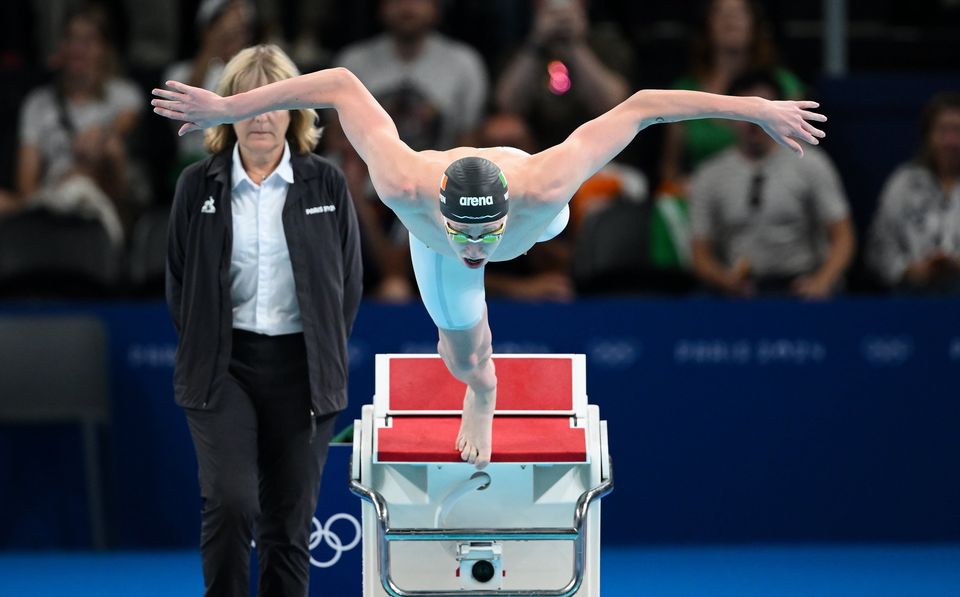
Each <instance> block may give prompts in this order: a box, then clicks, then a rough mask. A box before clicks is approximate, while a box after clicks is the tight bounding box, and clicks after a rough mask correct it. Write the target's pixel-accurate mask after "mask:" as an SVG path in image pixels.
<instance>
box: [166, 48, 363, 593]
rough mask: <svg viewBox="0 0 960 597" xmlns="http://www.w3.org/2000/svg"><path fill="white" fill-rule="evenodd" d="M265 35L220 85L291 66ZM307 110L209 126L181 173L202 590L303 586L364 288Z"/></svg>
mask: <svg viewBox="0 0 960 597" xmlns="http://www.w3.org/2000/svg"><path fill="white" fill-rule="evenodd" d="M296 74H297V70H296V67H295V66H294V65H293V63H292V62H291V61H290V59H289V58H288V57H287V56H286V55H285V54H284V53H283V52H282V51H281V50H280V49H279V48H277V47H276V46H257V47H254V48H248V49H246V50H243V51H241V52H240V53H238V54H237V55H236V56H235V57H234V58H233V59H232V60H231V61H230V62H228V63H227V65H226V67H225V69H224V75H223V79H222V81H221V83H220V87H219V91H220V92H221V93H224V94H228V95H229V94H233V93H238V92H241V91H245V90H249V89H253V88H256V87H259V86H262V85H265V84H268V83H271V82H274V81H279V80H282V79H285V78H290V77H293V76H295V75H296ZM319 134H320V133H319V130H318V129H317V127H316V113H315V112H313V111H312V110H306V109H304V110H297V109H292V110H286V109H280V110H272V111H269V112H266V113H264V114H259V115H257V116H253V117H251V118H247V119H244V120H241V121H238V122H236V123H234V124H233V125H226V124H225V125H222V126H219V127H216V128H213V129H211V130H209V131H207V134H206V145H207V149H208V150H210V151H211V153H212V154H213V155H211V156H209V157H208V158H206V159H204V160H203V161H200V162H198V163H196V164H193V165H191V166H189V167H188V168H187V169H186V170H184V172H183V174H181V176H180V180H179V181H178V183H177V191H176V196H175V197H174V201H173V208H172V213H171V219H170V228H169V230H170V232H169V243H168V256H167V268H168V271H167V303H168V306H169V308H170V313H171V317H172V319H173V321H174V326H175V327H176V329H177V332H178V335H179V340H180V342H179V345H178V347H177V359H176V364H175V367H174V389H175V397H176V401H177V404H179V405H181V406H183V407H184V412H185V414H186V418H187V422H188V423H189V427H190V433H191V436H192V438H193V443H194V447H195V448H196V453H197V463H198V465H199V471H200V492H201V496H202V498H203V512H202V516H203V523H202V529H201V545H200V551H201V555H202V557H203V576H204V582H205V585H206V593H205V594H206V596H207V597H220V596H222V597H236V596H238V595H248V594H249V589H248V586H249V582H250V578H249V562H250V543H251V540H252V539H255V540H256V543H257V551H258V557H259V583H260V587H259V595H261V596H276V597H280V596H283V597H286V596H290V595H300V596H306V595H307V588H308V581H309V577H310V553H309V550H308V543H309V539H310V537H309V531H310V521H311V519H312V516H313V513H314V510H315V508H316V503H317V492H318V488H319V484H320V477H321V473H322V470H323V466H324V463H325V461H326V455H327V448H328V446H329V442H330V438H331V436H332V432H333V425H334V421H335V419H336V415H337V413H338V412H339V411H340V410H343V408H344V407H345V406H346V398H347V397H346V385H347V380H346V376H347V370H348V364H347V336H348V335H349V333H350V329H351V326H352V325H353V321H354V318H355V317H356V314H357V308H358V305H359V302H360V294H361V280H362V272H361V266H360V240H359V233H358V225H357V221H356V212H355V211H354V210H353V201H352V199H351V198H350V194H349V193H348V192H347V187H346V180H345V178H344V176H343V173H342V172H340V170H339V169H337V168H336V167H335V166H334V165H333V164H331V163H330V162H328V161H327V160H324V159H323V158H321V157H319V156H316V155H314V154H313V153H312V150H313V149H314V147H315V146H316V143H317V139H318V138H319Z"/></svg>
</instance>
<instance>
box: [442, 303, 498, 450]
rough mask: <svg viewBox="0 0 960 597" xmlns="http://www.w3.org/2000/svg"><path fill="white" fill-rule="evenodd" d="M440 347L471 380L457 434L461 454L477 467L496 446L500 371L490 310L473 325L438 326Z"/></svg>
mask: <svg viewBox="0 0 960 597" xmlns="http://www.w3.org/2000/svg"><path fill="white" fill-rule="evenodd" d="M438 330H439V332H440V342H439V343H438V344H437V351H438V352H439V353H440V357H441V358H442V359H443V362H444V363H445V364H446V365H447V369H449V370H450V373H452V374H453V376H454V377H456V378H457V379H459V380H460V381H462V382H463V383H465V384H467V393H466V395H465V396H464V398H463V416H462V417H461V420H460V432H459V433H458V434H457V441H456V449H457V450H459V451H460V457H461V458H463V459H464V460H466V461H467V462H469V463H471V464H476V465H477V468H483V467H485V466H486V465H487V464H488V463H489V462H490V453H491V450H492V448H493V411H494V410H495V409H496V406H497V371H496V368H495V367H494V364H493V359H492V358H491V356H492V355H493V344H492V335H491V333H490V325H489V323H488V321H487V311H486V309H484V311H483V317H482V318H481V320H480V321H479V322H478V323H477V324H476V325H475V326H473V327H472V328H469V329H466V330H445V329H443V328H438Z"/></svg>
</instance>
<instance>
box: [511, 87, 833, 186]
mask: <svg viewBox="0 0 960 597" xmlns="http://www.w3.org/2000/svg"><path fill="white" fill-rule="evenodd" d="M817 107H819V104H817V103H816V102H807V101H800V102H795V101H770V100H766V99H763V98H760V97H740V96H728V95H716V94H712V93H704V92H700V91H684V90H659V89H646V90H642V91H638V92H636V93H634V94H633V95H632V96H630V97H629V98H627V99H626V100H625V101H623V102H622V103H620V104H619V105H617V106H616V107H614V108H612V109H611V110H610V111H608V112H606V113H605V114H601V115H600V116H598V117H597V118H594V119H593V120H591V121H589V122H586V123H584V124H583V125H581V126H580V127H579V128H577V130H575V131H574V132H573V133H571V134H570V136H569V137H567V139H566V141H564V142H563V143H560V144H559V145H555V146H553V147H551V148H549V149H546V150H544V151H542V152H540V153H538V154H535V155H533V156H531V157H530V159H529V162H528V168H529V173H530V174H529V176H530V178H529V179H528V182H527V185H526V186H527V190H528V192H529V194H530V195H531V196H540V197H542V198H544V199H545V200H547V201H556V202H558V203H559V202H563V203H565V202H567V201H569V200H570V197H572V196H573V194H574V193H575V192H576V190H577V189H578V188H579V187H580V185H581V184H582V183H583V182H584V181H585V180H587V179H588V178H590V177H591V176H593V174H594V173H596V172H597V171H598V170H599V169H600V168H602V167H603V166H604V165H606V164H607V162H609V161H610V160H612V159H613V158H614V157H616V156H617V154H619V153H620V152H621V151H623V149H624V148H625V147H626V146H627V145H628V144H629V143H630V142H631V141H632V140H633V138H634V137H635V136H636V135H637V134H638V133H639V132H640V131H642V130H643V129H645V128H647V127H648V126H650V125H652V124H660V123H666V122H679V121H682V120H694V119H698V118H724V119H728V120H743V121H746V122H752V123H754V124H756V125H759V126H760V127H762V128H763V130H764V131H766V133H767V134H768V135H770V136H771V137H772V138H773V139H774V140H775V141H776V142H777V143H780V144H781V145H784V146H785V147H788V148H789V149H791V150H793V151H794V152H796V153H797V154H798V155H800V156H802V155H803V148H802V146H801V145H800V143H799V142H798V140H799V141H805V142H807V143H810V144H811V145H817V144H818V143H819V139H821V138H823V137H824V136H826V135H825V133H824V132H823V131H821V130H819V129H817V128H816V127H815V126H813V125H812V124H810V122H808V121H815V122H825V121H826V120H827V117H826V116H824V115H822V114H818V113H816V112H811V111H810V110H813V109H815V108H817Z"/></svg>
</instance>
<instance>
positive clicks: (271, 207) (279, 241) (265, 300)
mask: <svg viewBox="0 0 960 597" xmlns="http://www.w3.org/2000/svg"><path fill="white" fill-rule="evenodd" d="M231 181H232V185H233V188H232V191H233V192H232V199H231V203H230V204H231V207H232V208H233V253H232V255H231V259H230V300H231V303H232V305H233V327H234V328H238V329H241V330H247V331H250V332H256V333H259V334H267V335H270V336H277V335H280V334H294V333H298V332H302V331H303V323H302V321H301V320H300V305H299V303H298V302H297V292H296V286H295V284H294V280H293V267H292V266H291V264H290V253H289V252H288V250H287V238H286V235H285V234H284V232H283V219H282V217H281V216H282V214H283V205H284V203H285V202H286V199H287V190H288V189H289V188H290V185H291V184H293V168H291V166H290V146H289V145H288V144H287V143H286V142H284V146H283V157H281V158H280V164H279V165H278V166H277V169H276V170H274V171H273V172H271V173H270V175H269V176H267V177H266V178H265V179H264V180H263V182H262V183H260V184H257V183H255V182H254V181H253V180H251V179H250V177H249V176H248V175H247V172H246V170H244V169H243V163H242V162H241V161H240V147H239V145H236V144H235V145H234V146H233V170H232V176H231Z"/></svg>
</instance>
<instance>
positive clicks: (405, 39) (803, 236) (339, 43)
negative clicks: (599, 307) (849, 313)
mask: <svg viewBox="0 0 960 597" xmlns="http://www.w3.org/2000/svg"><path fill="white" fill-rule="evenodd" d="M668 4H671V3H661V2H643V3H632V2H613V1H610V2H603V1H601V0H592V1H588V0H529V1H520V2H518V1H513V0H485V1H472V0H461V1H455V2H454V1H444V0H364V1H359V0H358V1H355V2H350V3H345V2H336V1H334V0H288V1H279V0H276V1H270V0H258V1H256V2H255V1H253V0H180V1H179V2H178V1H173V0H171V1H169V2H154V3H140V2H133V1H126V0H113V1H107V2H100V3H89V2H80V1H71V0H49V1H43V2H41V1H36V2H32V3H16V6H14V3H9V4H8V5H7V6H5V7H4V8H3V9H2V10H3V11H4V14H3V16H4V17H5V18H4V21H5V23H7V25H6V28H7V30H8V37H7V39H6V40H5V41H4V42H3V43H4V47H2V48H0V74H2V77H3V81H4V97H3V99H2V105H3V106H4V107H5V108H6V109H7V113H8V119H7V120H8V122H9V123H10V126H8V127H5V129H4V130H5V132H4V134H3V136H2V137H0V169H2V171H0V290H2V292H3V293H4V294H6V295H19V296H22V295H31V294H35V293H41V292H46V293H54V294H56V293H67V294H77V293H79V294H87V295H88V296H108V295H113V296H116V295H118V294H120V295H131V294H139V295H146V296H152V295H159V294H160V292H161V291H162V284H161V283H160V281H161V280H162V276H163V255H164V254H165V242H166V241H165V227H166V212H167V211H168V210H169V204H170V201H171V199H172V195H173V184H174V181H176V179H177V176H178V175H179V173H180V171H181V170H182V169H183V167H185V166H186V165H187V164H190V163H192V162H194V161H197V160H199V159H201V158H202V157H203V156H204V155H205V150H204V147H203V143H202V137H201V136H200V135H199V134H192V135H187V136H184V137H177V135H176V128H177V127H176V126H175V125H173V124H171V123H170V122H168V121H164V120H162V119H160V118H159V117H156V116H154V115H152V114H151V113H150V112H149V110H148V95H149V90H150V89H151V88H152V87H155V86H158V85H162V83H163V81H166V80H169V79H175V80H178V81H182V82H185V83H189V84H191V85H197V86H202V87H205V88H208V89H215V88H216V86H217V83H218V81H219V78H220V75H221V73H222V71H223V66H224V64H225V63H226V62H227V61H228V60H229V59H230V58H231V57H232V56H233V55H234V54H235V53H236V52H238V51H239V50H241V49H242V48H244V47H246V46H249V45H251V44H255V43H275V44H277V45H280V46H281V47H283V48H284V49H285V50H286V51H287V52H288V53H289V54H290V55H291V56H292V58H293V59H294V60H295V61H296V62H297V65H298V66H299V68H300V69H301V71H303V72H308V71H311V70H315V69H318V68H324V67H330V66H344V67H346V68H349V69H350V70H351V71H353V72H354V73H355V74H356V75H357V76H358V77H359V78H360V80H361V81H363V83H364V84H365V85H366V86H367V87H368V88H369V89H370V91H371V92H372V93H373V94H374V96H375V97H376V98H377V99H378V101H379V102H380V103H381V104H382V105H383V106H384V108H385V109H386V110H387V112H388V113H389V114H390V115H391V117H392V118H393V120H394V121H395V122H396V124H397V127H398V130H399V133H400V135H401V137H402V138H403V140H404V141H405V142H406V143H407V144H409V145H410V147H412V148H413V149H415V150H423V149H441V150H442V149H448V148H451V147H455V146H457V145H461V144H466V145H473V146H481V147H490V146H510V147H516V148H518V149H521V150H523V151H527V152H536V151H539V150H541V149H543V148H545V147H549V146H550V145H553V144H555V143H558V142H560V141H562V140H563V139H564V138H565V137H566V136H567V135H568V134H569V133H570V132H572V131H573V130H574V129H575V128H576V127H577V126H579V125H580V124H581V123H583V122H585V121H586V120H588V119H590V118H593V117H595V116H597V115H599V114H601V113H603V112H604V111H606V110H608V109H610V108H611V107H613V106H615V105H616V104H618V103H619V102H621V101H623V100H624V99H625V98H627V97H628V96H629V95H630V94H631V93H632V92H634V91H635V90H637V89H639V88H642V87H672V88H683V89H694V90H702V91H708V92H714V93H729V94H738V95H751V96H761V97H766V98H767V99H799V98H811V99H816V98H817V87H816V84H817V82H818V77H819V60H820V56H819V53H813V52H805V51H798V50H796V49H795V48H794V49H792V50H790V51H784V50H785V49H784V48H783V47H778V46H781V44H778V37H780V36H779V35H778V34H780V33H782V30H783V26H784V25H783V23H784V19H785V17H786V16H787V15H785V14H783V13H784V11H785V10H787V9H785V8H782V6H784V5H785V3H780V2H763V3H761V2H753V1H750V0H707V1H704V2H700V3H672V4H682V5H683V8H684V10H682V11H680V13H679V14H678V15H674V17H676V18H675V19H674V20H669V19H667V18H666V16H665V14H666V13H665V11H667V10H668V9H667V5H668ZM694 4H697V5H698V6H699V11H698V12H695V11H693V10H691V8H692V6H693V5H694ZM813 4H817V6H818V7H819V3H813ZM886 4H889V3H884V2H879V3H876V5H877V6H881V5H886ZM894 4H902V3H894ZM915 4H916V6H915V7H914V9H915V10H916V13H915V15H924V16H923V17H922V18H930V15H932V14H940V15H941V16H942V18H943V19H944V20H945V21H949V19H950V18H954V19H960V8H958V7H957V5H956V3H955V2H954V3H950V2H940V1H939V0H919V1H918V2H916V3H915ZM638 5H642V7H641V8H638ZM890 10H891V11H893V12H897V11H899V10H903V9H902V8H891V9H890ZM937 11H939V13H938V12H937ZM801 16H804V15H801ZM807 16H810V17H811V18H814V19H816V18H819V16H820V15H819V9H818V8H817V9H815V10H814V12H813V14H811V15H807ZM894 16H895V15H894ZM904 16H906V17H911V16H914V13H909V14H907V13H905V14H901V17H904ZM677 18H679V19H680V21H679V22H682V23H683V24H684V25H685V27H684V29H683V31H682V34H679V35H677V36H675V38H676V40H679V41H677V42H676V43H672V44H671V43H667V42H664V43H662V44H661V48H660V49H659V50H657V49H653V50H651V45H652V42H651V39H653V40H654V41H656V40H657V39H663V36H664V33H663V27H664V25H663V24H664V23H676V22H678V21H677V20H676V19H677ZM917 18H920V17H917ZM658 23H660V24H661V29H657V28H656V26H657V24H658ZM15 24H16V25H15ZM658 36H660V37H658ZM953 47H954V48H956V49H958V50H960V45H957V42H956V40H954V46H953ZM788 50H789V49H788ZM801 50H803V48H801ZM956 55H960V54H955V56H956ZM787 57H789V58H790V59H793V60H794V62H791V60H790V59H788V58H787ZM908 66H909V65H908ZM946 66H947V68H950V66H951V65H950V63H949V62H947V63H946ZM902 67H903V65H897V64H891V68H893V69H896V68H902ZM932 67H933V68H941V69H942V68H943V67H944V63H939V62H935V61H934V62H933V63H932ZM952 70H953V72H954V73H956V72H957V70H958V68H957V65H956V64H953V65H952ZM822 109H823V111H824V112H825V113H826V114H828V115H830V112H831V107H830V106H829V105H825V106H823V108H822ZM320 117H321V120H322V122H323V124H325V125H326V128H325V131H324V134H323V137H322V139H321V142H320V146H319V147H318V148H317V150H316V151H317V152H318V153H320V154H322V155H324V156H325V157H327V158H329V159H331V160H332V161H334V162H335V163H336V164H337V165H338V166H340V168H342V169H343V171H344V172H345V174H346V176H347V181H348V186H349V188H350V191H351V195H352V197H353V200H354V202H355V204H356V207H357V212H358V215H359V219H360V226H361V232H362V242H363V253H364V265H365V292H366V294H367V296H368V297H371V298H376V299H379V300H390V301H405V300H412V299H415V298H416V296H415V293H416V285H415V284H413V283H412V272H411V268H410V264H409V257H408V249H407V247H406V242H407V234H406V232H405V231H404V230H403V229H402V225H401V224H400V223H399V221H398V220H397V219H396V218H395V217H393V215H392V213H391V212H390V211H389V210H388V209H386V208H385V207H384V206H383V205H382V203H380V202H379V200H378V199H377V197H376V195H375V193H374V192H373V189H372V185H371V184H370V181H369V177H368V176H367V172H366V168H365V165H364V163H363V161H362V160H361V159H360V158H359V156H358V155H357V154H356V152H354V151H353V149H352V148H351V147H350V145H349V144H348V143H347V142H346V139H345V136H344V135H343V133H342V132H341V131H340V130H339V128H338V123H337V121H336V118H335V115H334V114H333V113H322V114H321V116H320ZM917 121H918V123H919V125H918V127H917V128H918V130H917V145H916V148H915V153H914V154H913V155H911V153H910V151H909V150H908V151H906V152H905V153H904V155H903V156H902V158H903V165H902V166H900V167H899V168H897V169H896V170H895V171H893V172H879V171H878V172H873V173H872V175H873V176H876V177H879V178H881V179H884V180H885V181H886V182H885V184H884V186H883V190H882V193H881V196H880V197H859V196H858V197H848V195H847V192H846V190H845V184H844V180H843V178H844V176H843V172H841V171H839V169H838V168H837V167H836V166H835V165H834V159H836V157H837V156H832V155H831V148H830V138H829V137H828V138H827V141H826V143H825V145H824V149H819V148H813V147H808V148H806V157H805V158H804V159H802V160H800V159H796V158H795V157H794V156H792V155H791V154H790V153H789V152H787V151H786V150H784V149H783V148H781V147H779V146H777V145H776V144H774V143H773V142H772V141H771V140H770V139H769V138H768V137H767V136H766V135H765V134H764V133H763V132H762V131H761V130H760V129H759V128H757V127H756V126H754V125H750V124H745V123H736V124H731V123H729V122H723V121H715V120H704V121H692V122H687V123H682V124H673V125H668V126H666V127H655V128H653V129H648V130H646V131H644V132H642V133H641V134H640V136H639V137H638V139H637V140H636V141H635V142H634V143H633V144H632V145H631V146H629V147H628V148H627V149H626V150H625V151H624V152H623V153H622V154H621V155H620V156H619V157H618V159H617V160H616V161H615V162H614V163H612V164H610V165H609V166H607V167H605V168H604V169H603V170H601V171H600V172H598V173H597V174H596V175H595V176H594V177H593V178H592V179H590V180H589V181H587V182H586V183H585V184H584V185H583V186H582V187H581V189H580V191H579V192H578V193H577V195H576V196H575V197H574V199H573V201H572V203H571V208H572V218H571V224H570V226H568V229H567V230H566V231H565V232H564V233H563V234H562V235H561V236H560V237H559V238H557V239H555V240H554V241H551V242H550V243H543V244H539V245H537V246H536V247H534V248H533V249H532V250H531V251H530V252H529V253H528V254H527V255H525V256H524V257H522V258H521V259H516V260H513V261H510V262H507V263H493V264H490V265H489V266H488V267H487V272H486V276H487V291H488V293H489V295H490V296H507V297H513V298H518V299H525V300H561V301H564V300H570V299H572V298H573V297H575V296H577V295H588V294H597V293H619V292H633V293H670V294H677V293H692V292H715V293H721V294H723V295H728V296H736V297H747V296H755V295H781V296H783V295H789V296H798V297H803V298H807V299H819V298H825V297H829V296H832V295H834V294H836V293H839V292H855V291H907V292H924V293H951V292H952V293H956V292H958V291H960V93H958V92H957V91H950V90H949V89H944V90H943V91H942V92H940V93H937V94H935V95H934V96H933V97H930V98H929V102H928V105H927V107H926V108H925V110H924V111H923V113H922V114H917ZM14 122H16V125H15V126H14V124H13V123H14ZM828 131H829V128H828ZM864 142H865V143H882V142H883V136H882V132H881V131H878V134H877V137H876V138H874V139H865V140H864ZM853 204H859V205H863V204H869V205H871V206H873V205H876V208H875V209H869V210H855V209H851V205H853ZM854 213H868V214H869V217H868V218H866V219H863V218H861V220H857V219H855V218H854V217H853V214H854ZM64 239H69V243H68V241H66V240H64ZM70 243H72V244H70ZM58 246H61V247H62V249H61V253H63V251H65V252H66V255H67V257H64V255H63V254H61V253H57V252H56V251H57V247H58ZM45 255H46V256H47V261H44V256H45ZM98 259H100V260H109V261H110V265H109V266H107V265H104V264H103V263H99V262H98V261H96V260H98ZM71 268H72V269H71ZM854 270H858V271H859V272H860V273H859V274H858V275H854V276H851V271H854ZM72 276H73V277H75V278H76V279H72V278H71V277H72ZM38 278H44V280H42V283H38ZM51 278H55V279H57V280H64V281H67V282H74V284H73V285H71V286H68V285H67V284H66V283H64V284H57V283H52V282H51V281H50V279H51ZM94 282H96V284H94Z"/></svg>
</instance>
